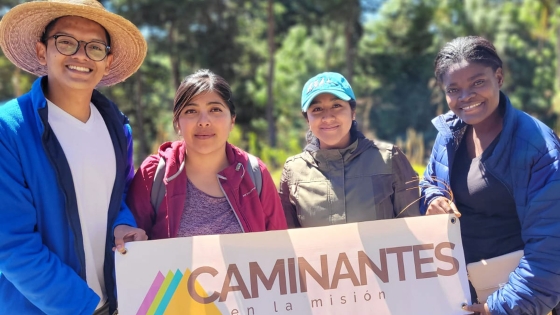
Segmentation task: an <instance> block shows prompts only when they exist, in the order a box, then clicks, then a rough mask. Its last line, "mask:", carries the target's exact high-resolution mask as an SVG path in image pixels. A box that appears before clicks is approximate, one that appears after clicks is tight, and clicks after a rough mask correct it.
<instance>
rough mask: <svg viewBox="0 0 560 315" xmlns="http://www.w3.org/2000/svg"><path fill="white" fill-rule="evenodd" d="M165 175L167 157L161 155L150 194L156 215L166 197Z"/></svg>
mask: <svg viewBox="0 0 560 315" xmlns="http://www.w3.org/2000/svg"><path fill="white" fill-rule="evenodd" d="M163 176H165V159H164V158H163V157H160V158H159V163H158V166H157V168H156V173H155V174H154V183H153V184H152V192H151V194H150V203H151V204H152V208H153V209H154V213H155V217H157V213H158V210H159V206H160V205H161V202H162V201H163V198H164V197H165V184H164V183H163ZM154 221H155V220H154Z"/></svg>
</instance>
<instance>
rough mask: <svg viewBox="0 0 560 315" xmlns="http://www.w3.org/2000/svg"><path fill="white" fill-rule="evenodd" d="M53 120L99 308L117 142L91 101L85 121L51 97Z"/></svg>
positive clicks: (105, 299) (88, 279)
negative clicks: (68, 111)
mask: <svg viewBox="0 0 560 315" xmlns="http://www.w3.org/2000/svg"><path fill="white" fill-rule="evenodd" d="M47 104H48V110H49V124H50V125H51V128H52V129H53V131H54V133H55V135H56V138H57V139H58V141H59V142H60V145H61V147H62V150H63V151H64V155H65V156H66V159H67V160H68V164H69V165H70V170H71V172H72V179H73V181H74V190H75V191H76V200H77V203H78V212H79V214H80V224H81V227H82V236H83V242H84V244H83V245H84V252H85V259H86V276H87V283H88V286H89V287H90V288H91V289H92V290H93V291H95V293H97V295H99V297H100V298H101V301H100V302H99V305H98V306H97V307H98V308H99V307H101V306H103V305H104V304H105V302H106V301H107V292H105V279H104V277H103V265H104V261H105V239H106V234H107V216H108V209H109V202H110V199H111V193H112V190H113V185H114V183H115V175H116V167H117V166H116V160H115V150H114V148H113V142H112V141H111V137H110V135H109V131H108V130H107V126H106V125H105V121H104V120H103V117H102V116H101V114H100V113H99V111H98V110H97V108H96V107H95V106H94V105H93V104H91V103H90V109H91V114H90V117H89V119H88V121H87V122H85V123H83V122H81V121H80V120H78V119H76V118H74V117H73V116H72V115H70V114H68V113H67V112H65V111H64V110H62V109H61V108H59V107H58V106H56V105H55V104H53V103H52V102H50V101H48V100H47Z"/></svg>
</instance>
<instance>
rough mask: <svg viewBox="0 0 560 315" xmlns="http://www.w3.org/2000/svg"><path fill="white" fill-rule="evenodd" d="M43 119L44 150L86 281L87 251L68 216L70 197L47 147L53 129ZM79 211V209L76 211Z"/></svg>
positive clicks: (42, 141)
mask: <svg viewBox="0 0 560 315" xmlns="http://www.w3.org/2000/svg"><path fill="white" fill-rule="evenodd" d="M40 117H41V122H42V123H43V134H42V136H41V143H42V145H43V150H45V154H46V156H47V158H48V159H49V162H50V163H51V165H52V167H53V169H54V171H55V173H56V181H57V184H58V187H59V189H60V190H61V191H62V195H63V196H64V214H65V216H66V220H67V221H68V224H69V225H70V228H71V229H72V232H73V233H72V234H73V236H74V250H75V251H76V254H77V256H78V261H79V262H80V266H81V268H80V277H81V278H82V279H83V280H84V281H85V280H86V263H85V251H84V246H83V239H81V240H80V238H79V237H78V233H77V230H76V227H75V225H74V224H72V220H71V218H70V217H69V215H68V195H67V194H66V191H65V190H64V189H63V187H64V186H63V185H62V182H61V179H60V172H59V171H58V168H57V167H55V165H57V163H56V162H55V161H54V159H53V158H52V156H51V153H50V150H48V148H47V145H46V139H45V135H46V132H45V131H46V129H47V128H49V130H50V132H51V133H53V131H52V129H51V128H50V127H48V124H45V122H44V121H43V116H42V115H40ZM76 210H77V209H76Z"/></svg>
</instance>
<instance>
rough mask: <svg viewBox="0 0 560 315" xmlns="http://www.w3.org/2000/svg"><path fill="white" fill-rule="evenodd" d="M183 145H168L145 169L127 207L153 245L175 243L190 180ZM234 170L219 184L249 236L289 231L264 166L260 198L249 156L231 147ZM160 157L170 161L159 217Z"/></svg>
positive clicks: (222, 175)
mask: <svg viewBox="0 0 560 315" xmlns="http://www.w3.org/2000/svg"><path fill="white" fill-rule="evenodd" d="M185 156H186V152H185V144H184V142H183V141H175V142H166V143H164V144H162V145H161V147H160V148H159V154H157V155H151V156H149V157H148V158H146V160H144V162H143V163H142V165H141V166H140V168H139V169H138V171H137V172H136V175H135V176H134V179H133V180H132V183H131V184H130V188H129V190H128V197H127V204H128V206H129V207H130V210H131V211H132V213H133V214H134V218H135V219H136V223H137V224H138V227H139V228H141V229H144V230H145V231H146V233H147V234H148V237H149V239H162V238H170V237H176V236H177V231H178V229H179V222H180V220H181V215H182V213H183V208H184V205H185V200H186V198H188V196H187V174H186V172H185V171H184V169H183V168H181V163H183V161H184V160H185ZM226 156H227V160H228V162H229V166H228V167H226V168H225V169H224V170H222V171H221V172H220V173H218V178H219V180H220V184H221V186H222V188H223V191H224V192H225V195H226V197H227V199H228V201H229V203H230V204H231V206H232V207H233V211H234V212H235V215H236V216H237V218H238V219H239V222H240V224H241V228H242V229H243V231H244V232H261V231H269V230H282V229H286V228H287V225H286V218H285V216H284V210H283V209H282V204H281V202H280V197H279V196H278V192H277V190H276V186H275V185H274V182H273V181H272V177H271V176H270V173H269V172H268V170H267V168H266V166H265V165H264V164H263V163H262V161H260V160H259V166H260V168H261V173H262V190H261V195H260V198H259V194H258V192H257V189H256V188H255V185H254V184H253V181H252V180H251V177H250V176H249V173H248V172H247V171H246V169H247V167H248V163H249V158H248V157H247V153H246V152H245V151H243V150H241V149H239V148H237V147H235V146H233V145H231V144H229V143H226ZM160 157H164V158H165V160H166V165H165V176H164V180H163V183H164V185H165V188H166V194H165V198H164V199H163V201H162V202H161V205H160V207H159V209H158V212H157V215H156V213H155V211H154V209H153V208H152V205H151V200H150V195H151V191H152V185H153V182H154V176H155V172H156V169H157V165H158V163H159V159H160Z"/></svg>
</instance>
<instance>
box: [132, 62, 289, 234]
mask: <svg viewBox="0 0 560 315" xmlns="http://www.w3.org/2000/svg"><path fill="white" fill-rule="evenodd" d="M234 123H235V106H234V104H233V95H232V92H231V88H230V86H229V84H228V83H227V82H226V81H225V80H224V79H223V78H222V77H220V76H218V75H216V74H214V73H212V72H210V71H209V70H199V71H197V72H196V73H194V74H192V75H190V76H187V77H186V78H185V79H184V80H183V82H182V83H181V85H180V86H179V88H178V90H177V93H176V94H175V101H174V108H173V124H174V127H175V130H177V132H178V133H179V135H180V136H181V137H182V138H183V140H180V141H175V142H166V143H164V144H162V145H161V147H160V149H159V154H157V155H152V156H149V157H148V158H147V159H146V160H145V161H144V162H143V163H142V165H141V166H140V168H139V169H138V171H137V172H136V175H135V176H134V179H133V181H132V183H131V186H130V188H129V192H128V197H127V203H128V205H129V206H130V209H131V210H132V213H133V214H134V217H135V218H136V222H137V223H138V227H140V228H142V229H144V230H145V231H146V233H147V234H148V237H149V238H150V239H161V238H169V237H182V236H195V235H210V234H228V233H241V232H257V231H267V230H279V229H286V228H287V226H286V220H285V217H284V212H283V210H282V205H281V203H280V198H279V196H278V193H277V191H276V187H275V185H274V182H273V181H272V178H271V176H270V173H269V172H268V170H267V168H266V166H265V165H264V164H263V163H262V162H261V161H260V160H258V162H257V163H258V168H259V169H260V172H259V173H260V174H261V176H262V184H261V183H260V181H259V183H258V184H257V183H256V182H255V180H254V179H252V178H251V169H250V168H251V165H250V163H249V156H248V154H247V153H246V152H245V151H243V150H241V149H239V148H237V147H235V146H233V145H231V144H229V143H228V142H227V139H228V136H229V133H230V131H231V130H232V128H233V125H234ZM162 158H163V159H164V161H165V170H164V176H163V178H162V183H160V182H158V183H154V176H155V174H156V169H157V168H158V164H159V163H160V159H162ZM257 172H258V170H257ZM156 181H157V179H156ZM161 185H164V187H165V196H164V197H163V199H162V201H161V203H160V204H159V206H157V203H156V207H157V209H154V206H152V203H153V198H151V195H152V186H153V187H157V186H161ZM261 185H262V186H261ZM259 186H260V187H259Z"/></svg>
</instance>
